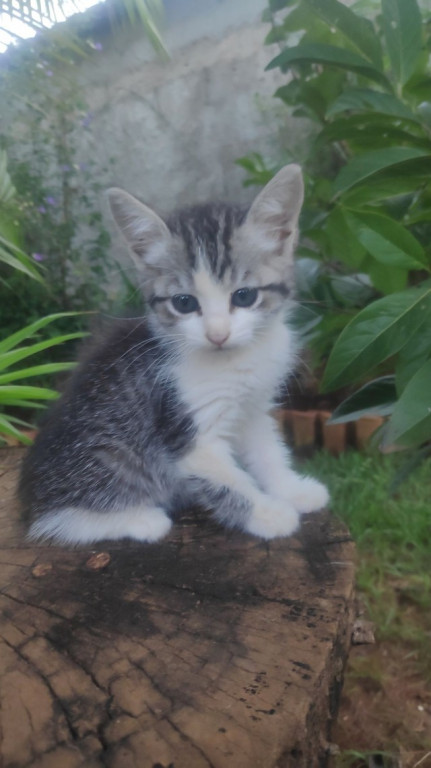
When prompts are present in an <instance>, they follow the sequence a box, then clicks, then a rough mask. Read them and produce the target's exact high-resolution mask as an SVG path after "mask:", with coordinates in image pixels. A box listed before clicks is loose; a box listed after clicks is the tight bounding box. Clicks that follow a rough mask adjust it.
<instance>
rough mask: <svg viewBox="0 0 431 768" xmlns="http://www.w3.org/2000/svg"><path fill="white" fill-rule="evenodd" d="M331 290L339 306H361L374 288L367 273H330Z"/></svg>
mask: <svg viewBox="0 0 431 768" xmlns="http://www.w3.org/2000/svg"><path fill="white" fill-rule="evenodd" d="M330 283H331V287H332V290H333V291H334V293H335V295H336V297H337V298H338V301H339V303H340V305H341V306H344V307H358V308H360V307H363V306H364V305H365V304H368V302H369V301H370V300H371V298H372V297H373V294H374V290H373V287H372V284H371V281H370V279H369V277H368V275H365V274H357V275H331V277H330Z"/></svg>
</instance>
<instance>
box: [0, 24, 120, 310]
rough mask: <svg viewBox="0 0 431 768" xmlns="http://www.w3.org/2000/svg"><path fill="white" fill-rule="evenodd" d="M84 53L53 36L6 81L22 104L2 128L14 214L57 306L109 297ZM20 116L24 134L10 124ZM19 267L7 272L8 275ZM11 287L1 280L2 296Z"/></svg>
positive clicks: (22, 56)
mask: <svg viewBox="0 0 431 768" xmlns="http://www.w3.org/2000/svg"><path fill="white" fill-rule="evenodd" d="M87 47H88V46H87ZM90 55H97V53H96V52H94V51H93V54H90ZM77 57H78V54H76V55H74V54H73V52H71V51H65V50H64V48H63V43H62V42H61V41H60V43H57V42H56V38H55V37H54V38H53V39H52V36H49V37H48V39H47V40H46V41H45V44H43V43H42V42H41V43H40V45H39V47H37V48H35V49H33V48H30V47H28V46H26V47H25V48H24V47H23V48H22V50H20V51H18V52H14V57H13V58H12V64H11V65H10V66H9V68H8V70H7V71H6V72H5V73H4V74H3V76H2V84H1V96H0V98H2V99H4V100H5V103H7V104H14V105H15V106H14V111H13V114H12V113H11V114H10V115H9V117H8V118H7V119H4V120H3V126H4V131H5V132H4V134H3V135H2V136H0V142H1V143H2V144H3V146H5V147H6V148H7V151H8V155H9V167H10V175H11V177H12V180H13V184H14V186H15V188H16V192H17V195H16V198H15V204H14V220H15V221H16V222H17V224H18V225H19V227H20V230H21V233H22V242H21V248H22V250H23V251H25V252H26V253H27V254H31V255H32V258H30V259H29V258H28V257H26V258H27V261H30V263H31V262H33V263H32V266H33V269H34V262H35V260H36V261H38V262H40V266H41V271H42V273H43V275H44V282H45V285H46V287H47V291H48V293H49V294H50V295H51V297H55V301H56V302H57V306H56V307H54V311H55V310H57V311H58V310H59V309H63V310H64V309H66V310H73V309H76V310H78V311H82V310H86V309H92V308H95V307H96V306H100V305H103V302H104V301H105V299H106V284H107V276H108V270H109V268H110V264H109V263H108V260H107V247H108V245H109V241H110V238H109V235H108V232H107V231H106V229H105V227H104V226H103V220H102V214H101V211H100V203H101V190H102V188H103V184H102V183H101V176H103V172H104V171H105V169H100V168H99V169H98V171H97V173H95V171H94V167H93V164H92V163H91V162H82V161H81V157H80V146H82V144H83V143H85V142H87V141H91V135H90V134H91V123H92V113H91V111H90V110H89V108H88V106H87V104H86V103H85V102H84V101H83V99H82V96H81V89H80V86H79V83H78V80H77V71H78V70H77V67H76V61H77ZM78 60H79V58H78ZM12 119H13V121H14V122H18V123H19V124H20V131H19V133H18V134H15V133H14V132H12V131H11V130H10V128H9V122H10V121H11V120H12ZM9 263H10V262H9ZM10 266H17V265H16V264H11V263H10ZM35 271H36V274H39V271H38V270H35ZM11 274H13V273H11V272H4V271H3V272H2V273H1V275H0V277H2V278H3V280H6V282H7V281H8V279H9V277H10V275H11ZM5 290H6V292H7V291H8V290H9V287H8V286H6V289H5ZM27 290H30V289H27ZM37 293H39V292H37ZM3 294H4V291H2V289H1V288H0V304H2V303H3V302H2V298H3Z"/></svg>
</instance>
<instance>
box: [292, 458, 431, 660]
mask: <svg viewBox="0 0 431 768" xmlns="http://www.w3.org/2000/svg"><path fill="white" fill-rule="evenodd" d="M403 462H404V458H403V457H402V456H401V455H399V454H392V455H389V456H383V455H381V454H375V453H368V454H363V453H358V452H356V451H351V452H348V453H344V454H341V456H338V457H334V456H330V455H329V454H325V453H320V454H316V455H315V456H314V457H313V459H311V460H309V461H307V462H306V466H305V469H306V471H307V472H309V473H310V474H312V475H313V476H316V477H320V478H321V479H322V480H323V481H324V482H325V483H326V484H327V485H328V487H329V490H330V493H331V500H332V502H331V506H332V509H333V511H334V513H335V514H336V515H337V516H338V517H340V518H341V519H342V520H344V521H345V523H346V524H347V525H348V526H349V529H350V531H351V534H352V536H353V539H354V540H355V542H356V545H357V548H358V553H359V558H358V573H357V581H358V585H359V587H360V590H361V592H362V596H363V598H364V599H365V602H366V604H367V607H368V612H369V614H370V618H371V619H372V620H373V621H375V622H376V625H377V635H378V639H383V638H386V639H387V638H394V639H396V640H400V641H405V642H407V643H409V644H411V645H413V646H414V648H416V649H417V650H419V652H420V654H421V662H422V663H423V667H424V669H426V670H427V674H428V675H431V652H430V643H429V632H430V631H431V620H430V613H429V610H428V608H429V604H430V600H431V576H430V569H429V562H430V557H431V528H430V524H429V498H430V493H431V473H430V465H431V458H430V457H428V458H427V459H426V460H425V461H423V463H422V466H420V467H418V468H416V471H415V474H414V475H411V476H410V477H408V478H407V479H406V480H405V482H404V483H403V485H402V486H401V488H399V489H398V490H397V493H396V494H392V495H389V496H388V491H389V490H390V488H391V484H392V478H393V476H394V475H399V474H400V472H401V471H402V467H403ZM412 609H417V613H416V614H415V613H413V612H412ZM415 615H416V616H417V617H418V619H419V621H420V623H418V625H417V626H416V625H415V624H414V621H415V619H414V616H415Z"/></svg>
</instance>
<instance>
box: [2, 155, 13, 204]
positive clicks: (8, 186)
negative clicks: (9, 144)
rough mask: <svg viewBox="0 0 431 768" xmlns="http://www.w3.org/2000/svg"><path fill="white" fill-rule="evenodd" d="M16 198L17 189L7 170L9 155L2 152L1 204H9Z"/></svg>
mask: <svg viewBox="0 0 431 768" xmlns="http://www.w3.org/2000/svg"><path fill="white" fill-rule="evenodd" d="M14 196H15V187H14V185H13V184H12V179H11V177H10V176H9V172H8V169H7V155H6V152H5V150H4V149H1V150H0V203H8V202H10V200H12V198H13V197H14Z"/></svg>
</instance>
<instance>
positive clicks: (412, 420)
mask: <svg viewBox="0 0 431 768" xmlns="http://www.w3.org/2000/svg"><path fill="white" fill-rule="evenodd" d="M428 440H431V360H428V361H427V362H426V363H425V365H423V366H422V368H420V369H419V371H417V373H416V374H415V376H413V378H412V379H411V381H410V382H409V383H408V384H407V386H406V388H405V390H404V392H403V394H402V395H401V397H400V399H399V400H398V402H397V404H396V406H395V408H394V412H393V414H392V418H391V420H390V422H389V425H388V428H387V430H386V432H385V436H384V440H383V447H384V446H388V445H392V444H393V443H398V444H399V445H403V446H406V447H410V446H413V445H421V444H422V443H424V442H426V441H428Z"/></svg>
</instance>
